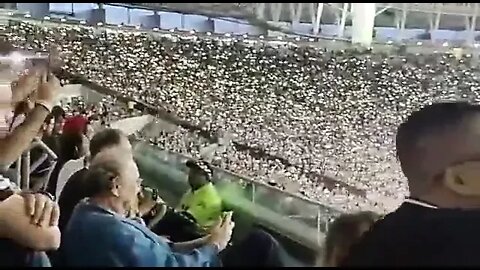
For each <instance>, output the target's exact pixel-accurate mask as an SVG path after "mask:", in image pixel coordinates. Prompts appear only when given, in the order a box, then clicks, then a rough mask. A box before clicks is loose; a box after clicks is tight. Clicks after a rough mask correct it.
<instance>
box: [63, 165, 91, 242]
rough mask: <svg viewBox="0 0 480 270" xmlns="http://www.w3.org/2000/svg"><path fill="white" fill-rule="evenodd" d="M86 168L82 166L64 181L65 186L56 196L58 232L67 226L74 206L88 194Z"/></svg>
mask: <svg viewBox="0 0 480 270" xmlns="http://www.w3.org/2000/svg"><path fill="white" fill-rule="evenodd" d="M87 171H88V169H86V168H83V169H81V170H79V171H77V172H75V173H74V174H73V175H72V176H70V178H69V179H68V180H67V182H66V183H65V186H64V187H63V189H62V192H61V193H60V196H59V198H58V206H59V207H60V219H59V221H58V227H59V229H60V232H62V233H63V230H64V229H65V227H66V226H67V223H68V220H70V217H71V215H72V213H73V209H74V208H75V206H76V205H77V204H78V203H79V202H80V201H81V200H83V199H84V198H86V197H88V196H89V194H88V193H87V191H86V190H85V184H84V178H85V174H86V173H87Z"/></svg>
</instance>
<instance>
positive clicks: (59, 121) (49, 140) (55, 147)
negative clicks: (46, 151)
mask: <svg viewBox="0 0 480 270" xmlns="http://www.w3.org/2000/svg"><path fill="white" fill-rule="evenodd" d="M50 115H51V117H52V118H53V128H52V132H51V134H49V135H47V136H45V137H44V138H43V141H44V142H45V144H46V145H47V146H48V147H49V148H50V149H52V151H53V152H54V153H55V154H57V156H58V155H59V154H60V134H61V133H62V130H63V125H64V123H65V111H64V110H63V109H62V107H60V106H54V107H53V108H52V113H51V114H50Z"/></svg>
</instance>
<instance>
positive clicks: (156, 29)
mask: <svg viewBox="0 0 480 270" xmlns="http://www.w3.org/2000/svg"><path fill="white" fill-rule="evenodd" d="M152 30H153V31H158V30H160V29H158V27H154V28H153V29H152Z"/></svg>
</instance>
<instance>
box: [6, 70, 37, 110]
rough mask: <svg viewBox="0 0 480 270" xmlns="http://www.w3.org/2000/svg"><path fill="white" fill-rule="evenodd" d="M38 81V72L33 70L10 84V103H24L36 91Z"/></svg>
mask: <svg viewBox="0 0 480 270" xmlns="http://www.w3.org/2000/svg"><path fill="white" fill-rule="evenodd" d="M39 81H40V71H39V70H38V69H33V70H30V71H27V73H25V74H23V75H21V76H20V77H19V78H18V80H16V81H14V82H12V84H11V88H12V103H13V104H17V103H18V102H20V101H25V100H26V99H27V98H28V97H29V96H31V95H32V93H33V92H35V91H36V90H37V89H38V84H39Z"/></svg>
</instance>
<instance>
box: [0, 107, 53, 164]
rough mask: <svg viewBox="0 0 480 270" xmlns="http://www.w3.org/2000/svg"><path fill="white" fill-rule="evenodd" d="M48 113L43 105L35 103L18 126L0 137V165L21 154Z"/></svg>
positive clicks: (10, 162)
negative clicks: (0, 152)
mask: <svg viewBox="0 0 480 270" xmlns="http://www.w3.org/2000/svg"><path fill="white" fill-rule="evenodd" d="M48 113H49V112H48V110H47V109H46V108H45V107H43V106H41V105H36V106H35V108H34V109H33V110H32V112H31V113H29V115H28V117H27V118H26V119H25V121H24V122H23V123H22V124H21V125H20V126H18V127H17V128H16V129H15V130H13V131H12V132H11V133H10V134H8V135H7V137H5V138H4V139H0V149H2V154H1V155H0V166H6V167H8V166H10V164H12V163H13V162H15V161H16V160H17V159H18V157H20V156H21V154H22V153H23V152H24V151H25V150H26V149H27V148H28V147H29V146H30V144H31V142H32V140H33V138H34V137H35V136H36V135H37V134H38V131H39V130H40V128H41V126H42V124H43V121H44V120H45V118H46V117H47V115H48Z"/></svg>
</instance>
